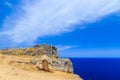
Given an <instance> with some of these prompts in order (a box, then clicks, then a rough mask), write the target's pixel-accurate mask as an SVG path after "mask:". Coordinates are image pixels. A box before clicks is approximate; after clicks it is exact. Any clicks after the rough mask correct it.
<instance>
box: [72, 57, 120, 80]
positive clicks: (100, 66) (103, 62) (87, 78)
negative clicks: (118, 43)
mask: <svg viewBox="0 0 120 80" xmlns="http://www.w3.org/2000/svg"><path fill="white" fill-rule="evenodd" d="M70 59H71V61H72V63H73V67H74V73H75V74H78V75H79V76H80V77H82V78H83V80H120V58H70Z"/></svg>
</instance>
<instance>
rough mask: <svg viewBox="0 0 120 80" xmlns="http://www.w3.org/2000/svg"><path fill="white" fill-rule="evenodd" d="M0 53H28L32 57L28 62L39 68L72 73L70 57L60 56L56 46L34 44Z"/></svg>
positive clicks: (0, 51)
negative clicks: (31, 46) (30, 46)
mask: <svg viewBox="0 0 120 80" xmlns="http://www.w3.org/2000/svg"><path fill="white" fill-rule="evenodd" d="M0 53H1V54H7V55H28V56H33V57H36V56H37V58H34V59H33V60H32V61H31V62H30V63H31V64H33V65H35V66H36V67H37V68H38V69H39V70H44V71H48V72H54V71H64V72H68V73H73V65H72V62H71V61H70V59H67V58H60V57H59V56H58V53H57V48H56V47H54V46H51V45H47V44H44V45H34V47H33V48H20V49H19V48H17V49H4V50H0Z"/></svg>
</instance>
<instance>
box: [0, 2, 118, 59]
mask: <svg viewBox="0 0 120 80" xmlns="http://www.w3.org/2000/svg"><path fill="white" fill-rule="evenodd" d="M91 2H92V3H91ZM89 3H91V4H89ZM119 4H120V1H119V0H97V1H96V0H91V1H88V0H84V1H83V0H75V1H73V0H66V1H65V0H61V1H59V0H58V1H56V0H51V1H49V0H34V1H32V2H31V0H0V49H3V48H10V47H31V46H33V45H34V44H43V43H47V44H52V45H55V46H56V47H57V48H58V53H59V55H60V56H61V57H81V58H86V57H89V58H92V57H94V58H103V57H104V58H120V5H119Z"/></svg>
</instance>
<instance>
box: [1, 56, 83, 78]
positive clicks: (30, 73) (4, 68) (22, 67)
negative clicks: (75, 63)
mask: <svg viewBox="0 0 120 80" xmlns="http://www.w3.org/2000/svg"><path fill="white" fill-rule="evenodd" d="M28 59H30V57H23V56H22V57H21V56H9V55H0V80H82V79H80V78H79V77H78V76H77V75H74V74H69V73H65V72H59V71H55V72H54V73H50V72H44V71H39V70H37V69H36V68H35V67H34V66H33V65H29V64H18V63H15V62H14V61H16V60H28Z"/></svg>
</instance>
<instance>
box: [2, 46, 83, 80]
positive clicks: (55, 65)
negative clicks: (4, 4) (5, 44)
mask: <svg viewBox="0 0 120 80" xmlns="http://www.w3.org/2000/svg"><path fill="white" fill-rule="evenodd" d="M0 71H3V72H1V73H0V74H2V75H3V76H2V75H0V77H3V79H1V78H0V80H8V79H10V80H19V79H21V78H20V77H25V78H24V80H26V79H28V80H33V79H36V80H48V79H49V80H82V79H81V78H80V77H79V76H77V75H75V74H73V65H72V62H71V61H70V59H66V58H60V57H59V55H58V53H57V48H56V47H54V46H51V45H46V44H44V45H35V46H34V47H33V48H16V49H4V50H0ZM6 74H7V75H6ZM24 74H25V75H24ZM22 75H23V76H22ZM28 75H29V77H27V76H28ZM4 76H8V77H4Z"/></svg>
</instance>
